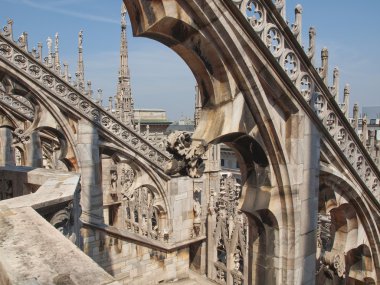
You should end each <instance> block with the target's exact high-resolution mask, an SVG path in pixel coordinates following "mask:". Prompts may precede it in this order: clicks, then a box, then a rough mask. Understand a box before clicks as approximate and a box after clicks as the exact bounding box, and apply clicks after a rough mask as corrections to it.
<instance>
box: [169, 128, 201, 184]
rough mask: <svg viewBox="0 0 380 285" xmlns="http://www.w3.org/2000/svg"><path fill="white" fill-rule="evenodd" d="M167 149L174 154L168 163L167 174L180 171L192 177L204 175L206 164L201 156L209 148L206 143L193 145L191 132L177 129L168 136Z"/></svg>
mask: <svg viewBox="0 0 380 285" xmlns="http://www.w3.org/2000/svg"><path fill="white" fill-rule="evenodd" d="M166 150H167V151H168V152H169V153H171V154H172V155H173V158H172V159H171V161H170V162H168V164H167V165H166V168H165V173H166V174H169V175H174V174H177V173H179V174H181V175H188V176H190V177H192V178H197V177H201V176H202V174H203V171H204V169H205V165H204V163H203V159H202V157H201V156H202V155H203V154H204V153H205V152H206V150H207V146H206V145H205V144H204V143H199V144H198V145H193V141H192V139H191V135H190V134H189V133H186V132H178V131H177V132H174V133H171V134H170V135H169V136H168V139H167V145H166Z"/></svg>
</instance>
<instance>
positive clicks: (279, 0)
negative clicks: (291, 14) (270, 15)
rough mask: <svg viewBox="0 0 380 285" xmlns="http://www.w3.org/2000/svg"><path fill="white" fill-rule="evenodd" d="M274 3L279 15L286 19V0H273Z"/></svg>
mask: <svg viewBox="0 0 380 285" xmlns="http://www.w3.org/2000/svg"><path fill="white" fill-rule="evenodd" d="M274 5H275V6H276V8H277V11H278V12H279V13H280V14H281V16H282V17H283V18H284V19H285V20H286V0H275V1H274Z"/></svg>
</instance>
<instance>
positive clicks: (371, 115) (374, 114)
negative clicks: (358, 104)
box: [362, 106, 380, 119]
mask: <svg viewBox="0 0 380 285" xmlns="http://www.w3.org/2000/svg"><path fill="white" fill-rule="evenodd" d="M364 115H366V116H367V118H368V119H380V106H366V107H363V108H362V116H363V117H364Z"/></svg>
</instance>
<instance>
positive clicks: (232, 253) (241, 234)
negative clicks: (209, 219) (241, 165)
mask: <svg viewBox="0 0 380 285" xmlns="http://www.w3.org/2000/svg"><path fill="white" fill-rule="evenodd" d="M240 194H241V188H240V185H239V184H237V182H236V179H235V178H234V177H233V176H232V175H226V176H224V177H222V178H221V180H220V192H219V194H218V195H217V198H216V207H215V213H216V225H215V229H214V233H213V235H212V237H210V239H211V240H209V243H210V244H214V245H215V247H216V260H215V262H214V266H215V270H216V272H217V276H214V277H212V276H210V277H211V278H213V279H215V281H216V282H218V283H219V284H226V282H227V280H224V279H223V278H222V279H220V278H219V275H218V272H221V271H223V272H224V273H225V274H227V273H228V274H231V275H232V276H233V278H232V280H233V283H229V284H243V283H244V260H247V259H248V252H247V247H248V244H247V241H248V236H247V235H248V220H247V217H246V216H245V214H243V213H242V212H240V211H239V210H238V209H237V206H238V200H239V198H240ZM227 260H231V261H232V262H231V263H227ZM223 280H224V281H223Z"/></svg>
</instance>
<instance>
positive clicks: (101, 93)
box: [96, 89, 103, 105]
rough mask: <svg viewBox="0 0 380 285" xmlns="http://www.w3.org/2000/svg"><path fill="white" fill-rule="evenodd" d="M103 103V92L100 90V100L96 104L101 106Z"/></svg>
mask: <svg viewBox="0 0 380 285" xmlns="http://www.w3.org/2000/svg"><path fill="white" fill-rule="evenodd" d="M102 101H103V90H102V89H98V99H97V100H96V103H98V104H99V105H102Z"/></svg>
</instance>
